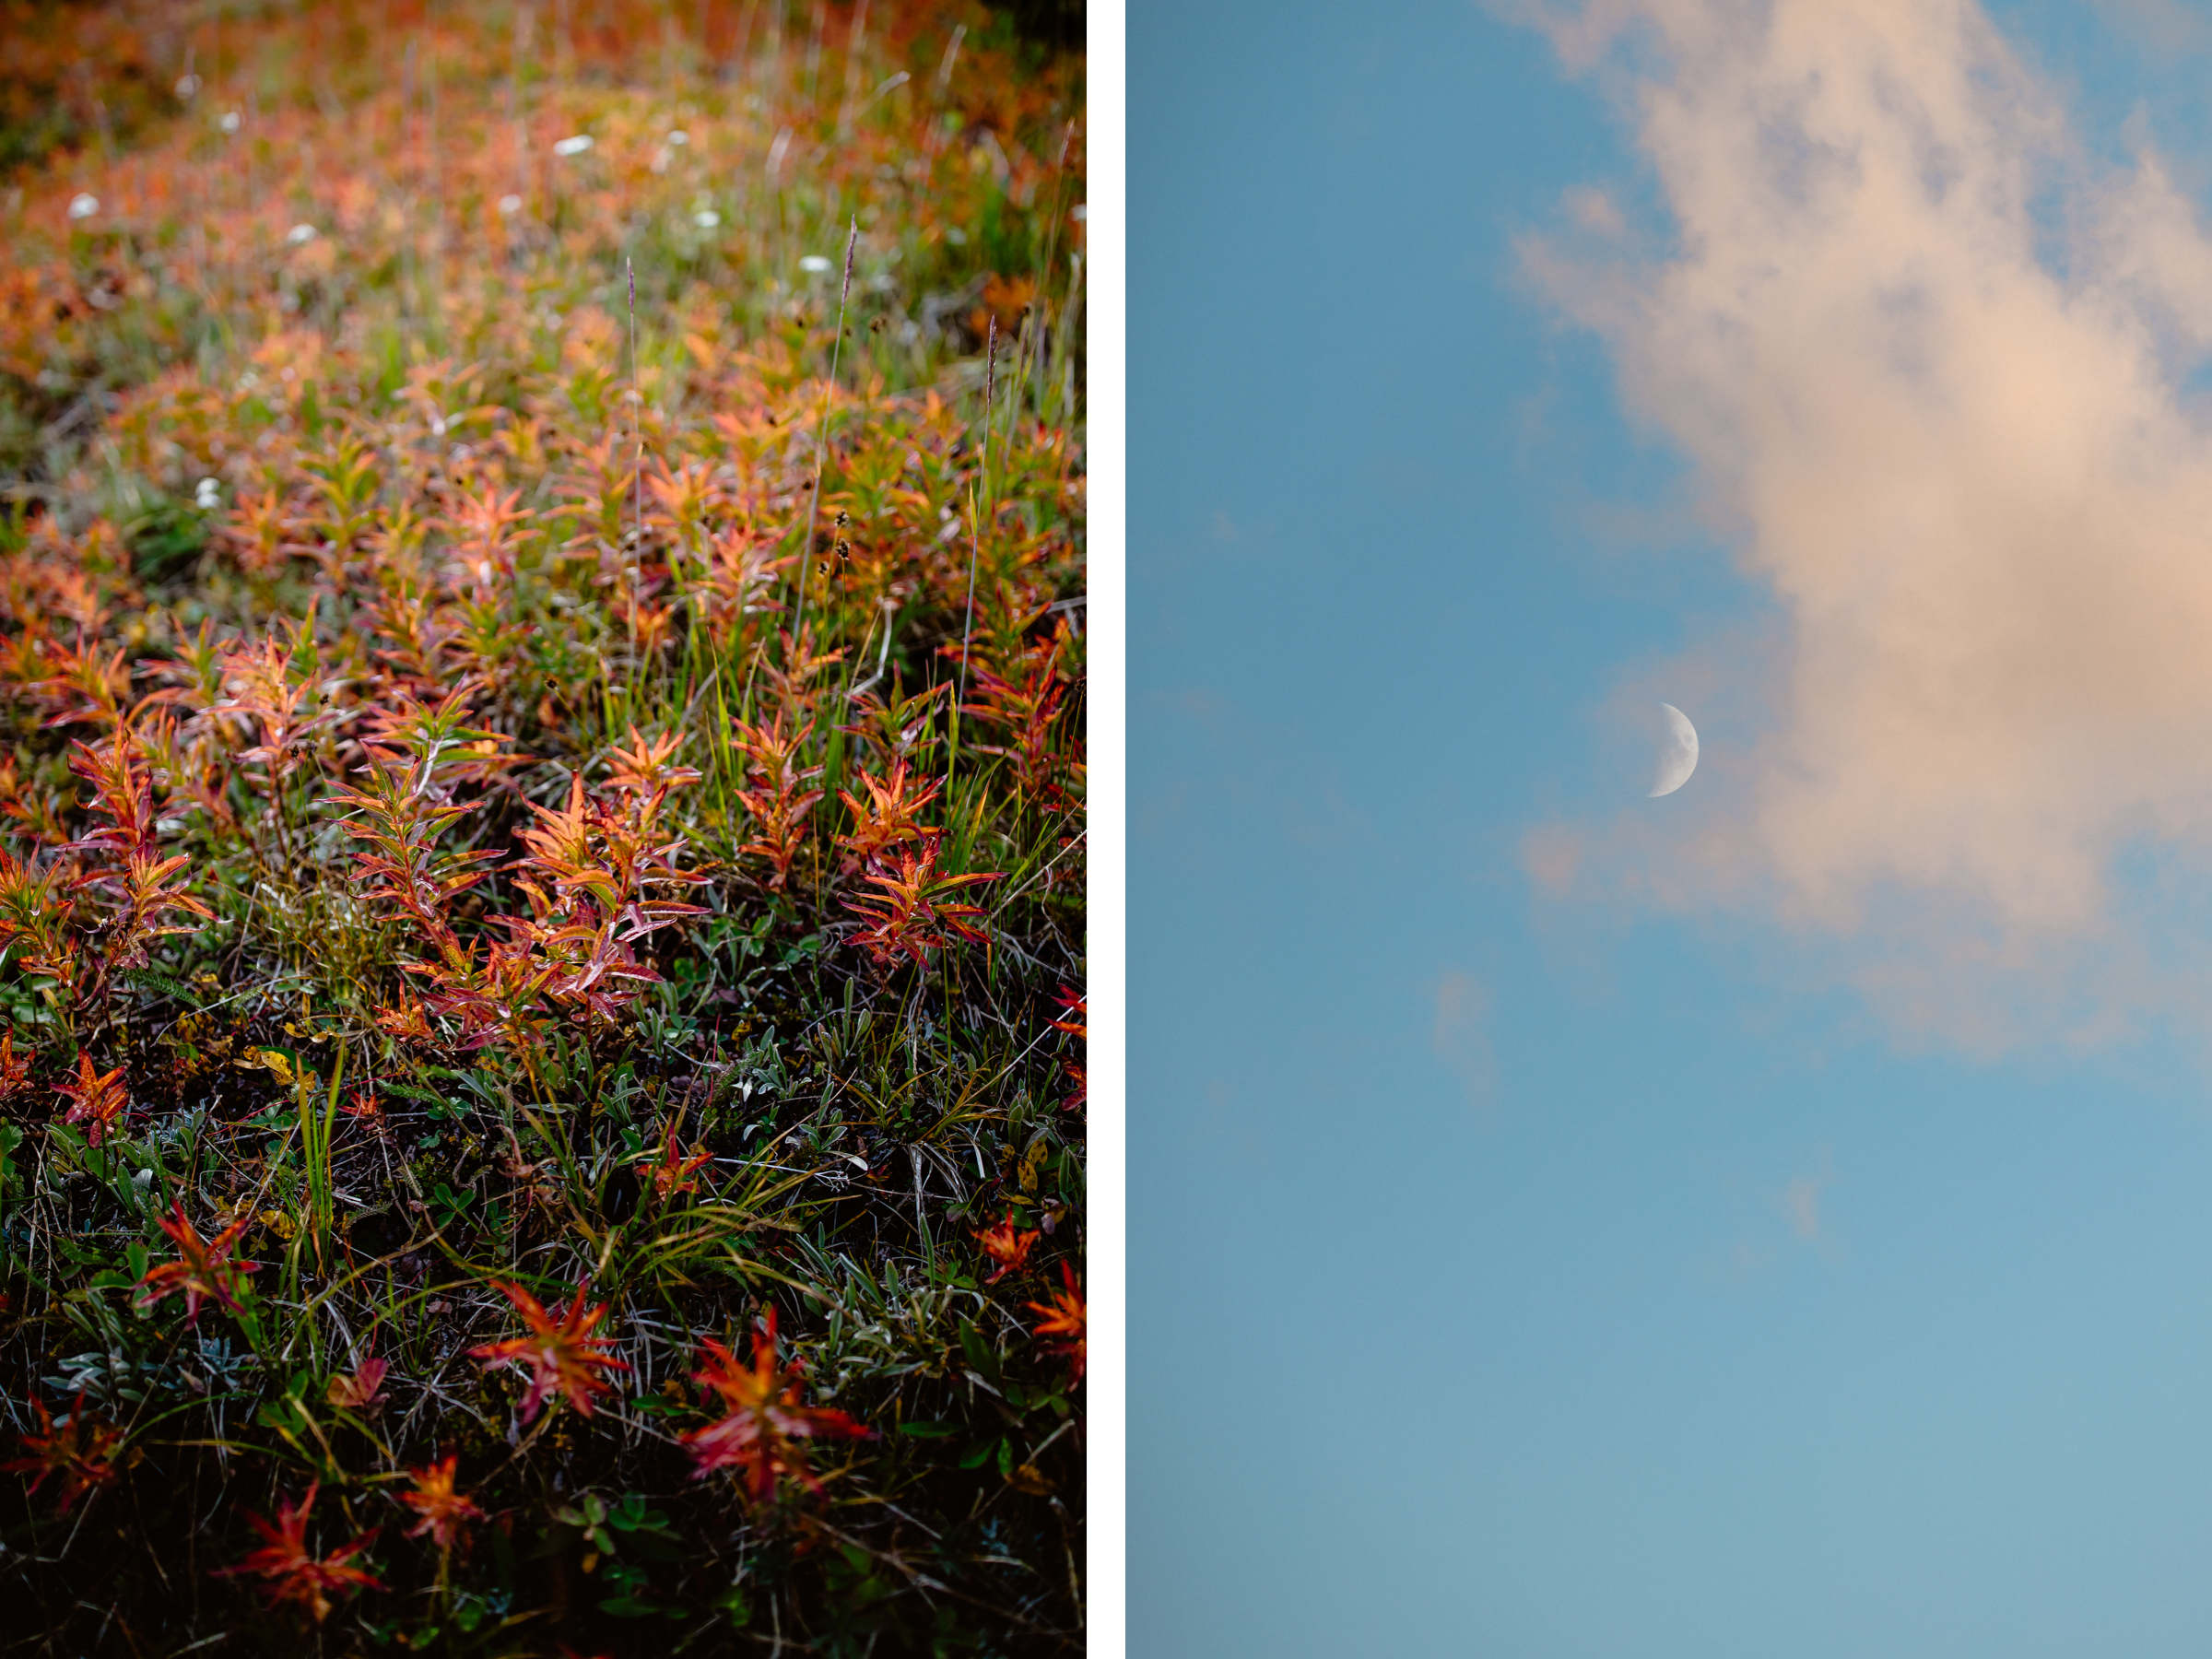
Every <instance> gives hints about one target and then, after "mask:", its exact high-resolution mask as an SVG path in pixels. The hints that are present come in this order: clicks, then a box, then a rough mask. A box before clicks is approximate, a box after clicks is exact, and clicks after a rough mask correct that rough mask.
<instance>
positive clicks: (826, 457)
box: [791, 216, 860, 656]
mask: <svg viewBox="0 0 2212 1659" xmlns="http://www.w3.org/2000/svg"><path fill="white" fill-rule="evenodd" d="M859 246H860V219H859V218H858V216H855V217H854V218H853V220H852V229H851V230H850V231H849V232H847V234H846V237H845V283H844V287H843V288H841V290H840V291H839V293H838V296H837V337H836V338H835V339H833V340H832V341H831V342H830V379H829V381H828V382H827V383H825V384H824V385H823V387H822V413H821V417H820V418H819V419H818V421H817V422H816V423H815V429H814V492H813V494H812V496H810V497H809V498H808V500H807V502H806V539H805V540H804V541H803V542H801V543H800V544H799V604H798V611H797V614H796V615H795V616H794V618H793V620H792V625H791V642H792V647H793V649H794V650H796V651H797V652H799V653H800V654H801V655H802V656H804V655H805V653H806V646H805V645H804V644H803V643H802V641H804V640H805V638H806V575H807V571H808V569H809V568H810V567H811V566H812V564H813V563H814V527H815V524H816V522H817V521H818V518H819V517H820V514H821V510H822V473H823V470H824V469H825V468H826V467H827V466H828V465H829V464H830V398H831V396H832V395H833V394H835V393H836V391H837V360H838V357H839V354H840V353H841V351H842V350H843V348H844V344H845V302H846V300H849V299H851V298H852V295H853V251H854V250H855V249H856V248H858V247H859Z"/></svg>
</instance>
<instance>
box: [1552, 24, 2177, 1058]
mask: <svg viewBox="0 0 2212 1659" xmlns="http://www.w3.org/2000/svg"><path fill="white" fill-rule="evenodd" d="M1541 20H1542V23H1543V26H1544V27H1545V28H1546V29H1547V31H1548V32H1549V34H1550V36H1551V38H1552V40H1553V41H1554V43H1555V44H1556V46H1557V47H1558V49H1559V54H1560V57H1561V60H1562V62H1563V63H1565V64H1566V65H1568V66H1569V67H1570V68H1571V69H1572V70H1575V71H1578V72H1582V71H1589V72H1594V73H1597V74H1598V75H1600V76H1601V77H1602V78H1603V80H1604V82H1605V84H1606V85H1607V86H1608V87H1610V88H1613V89H1614V90H1615V92H1616V93H1617V95H1618V96H1620V97H1621V98H1622V99H1623V105H1622V107H1623V109H1624V111H1626V112H1627V113H1628V114H1629V117H1630V120H1631V121H1632V123H1633V125H1634V130H1635V135H1636V140H1637V143H1638V145H1639V147H1640V148H1641V152H1642V154H1643V157H1644V158H1645V159H1647V160H1648V162H1649V163H1650V166H1651V168H1652V170H1653V176H1654V177H1655V180H1656V182H1657V184H1658V187H1659V190H1660V192H1661V194H1662V196H1663V199H1664V202H1665V206H1666V208H1667V209H1668V211H1669V213H1670V214H1671V217H1672V218H1673V221H1674V225H1673V229H1672V231H1671V233H1668V234H1665V235H1658V234H1647V235H1644V236H1642V237H1641V238H1640V237H1639V235H1638V234H1637V232H1636V231H1635V230H1633V229H1630V227H1628V226H1627V225H1626V224H1625V223H1624V222H1623V221H1622V220H1621V218H1620V216H1619V214H1618V211H1616V210H1614V202H1613V198H1612V197H1611V196H1610V195H1608V194H1605V193H1603V192H1602V191H1599V190H1596V189H1594V188H1585V189H1583V190H1580V191H1577V192H1575V193H1572V194H1571V195H1570V196H1569V197H1568V198H1567V200H1566V201H1564V202H1563V203H1562V205H1561V213H1560V218H1559V225H1558V226H1557V228H1556V229H1553V230H1552V231H1550V232H1547V233H1546V234H1544V235H1539V236H1530V237H1528V238H1526V239H1524V242H1523V244H1522V249H1521V252H1522V255H1523V262H1524V270H1525V272H1526V273H1527V275H1528V277H1529V278H1530V279H1531V280H1532V282H1533V283H1535V285H1536V286H1537V288H1539V289H1540V291H1541V292H1542V294H1543V295H1544V296H1545V297H1546V298H1547V300H1548V301H1549V302H1550V303H1551V304H1552V305H1554V306H1555V307H1556V308H1557V309H1558V311H1559V313H1561V314H1562V315H1563V316H1565V317H1566V318H1568V319H1570V320H1571V321H1573V322H1575V323H1577V324H1581V325H1583V326H1585V327H1587V328H1590V329H1592V330H1594V331H1596V332H1597V333H1598V334H1599V335H1602V336H1603V337H1604V338H1605V339H1606V341H1607V342H1608V343H1609V345H1610V347H1611V348H1612V351H1613V353H1614V356H1615V359H1616V361H1617V363H1618V369H1619V374H1620V383H1621V385H1622V387H1623V390H1624V394H1625V395H1626V396H1627V398H1628V400H1629V402H1630V406H1631V408H1632V410H1633V412H1634V414H1635V415H1636V417H1637V418H1639V419H1640V420H1641V421H1642V422H1644V423H1646V424H1647V425H1648V426H1650V427H1651V428H1653V429H1656V430H1657V431H1659V432H1661V433H1663V434H1664V435H1665V437H1666V438H1668V439H1669V440H1671V441H1672V442H1673V443H1674V444H1675V445H1676V446H1677V448H1678V449H1679V450H1680V451H1681V452H1682V453H1684V454H1685V455H1687V456H1688V459H1689V460H1690V462H1691V463H1692V465H1693V468H1694V477H1695V488H1696V490H1697V492H1698V495H1699V500H1700V506H1701V508H1702V510H1703V512H1704V513H1705V515H1706V516H1707V518H1708V520H1709V522H1710V523H1711V524H1712V525H1714V526H1715V527H1716V528H1718V529H1719V530H1720V531H1721V532H1722V533H1723V534H1724V535H1727V536H1728V537H1729V538H1730V539H1731V540H1732V542H1733V543H1734V545H1735V547H1736V548H1737V549H1738V556H1739V561H1740V566H1741V569H1742V570H1743V571H1744V572H1745V574H1746V575H1747V576H1748V577H1749V578H1750V579H1752V580H1753V581H1755V582H1758V583H1759V584H1761V585H1763V586H1764V587H1765V588H1766V589H1767V590H1768V591H1769V592H1770V593H1771V595H1772V596H1773V598H1774V600H1775V601H1776V603H1777V606H1778V609H1779V612H1780V614H1781V616H1782V618H1783V623H1782V625H1781V629H1780V632H1779V636H1778V637H1777V638H1776V639H1774V640H1773V641H1769V646H1770V647H1771V648H1770V649H1767V650H1765V651H1763V652H1761V653H1749V654H1747V655H1746V656H1744V657H1743V658H1741V659H1740V660H1731V659H1729V658H1727V657H1725V656H1722V655H1720V654H1718V653H1720V651H1721V649H1722V648H1721V647H1720V646H1719V645H1718V643H1717V642H1716V644H1715V645H1714V647H1713V648H1712V650H1711V651H1709V652H1706V653H1692V654H1693V657H1695V658H1697V661H1696V662H1695V664H1694V667H1695V668H1696V671H1697V672H1699V673H1700V674H1702V675H1705V676H1707V677H1709V678H1711V679H1712V680H1713V681H1715V682H1716V690H1715V692H1714V706H1713V712H1714V713H1715V714H1716V716H1717V718H1716V719H1715V721H1714V722H1713V724H1712V726H1710V727H1708V742H1709V744H1712V735H1713V733H1714V731H1716V730H1718V731H1721V732H1727V731H1728V730H1729V729H1730V728H1731V727H1732V726H1733V728H1734V731H1735V735H1736V737H1737V738H1738V739H1739V741H1737V742H1736V743H1735V745H1734V747H1733V748H1732V747H1730V745H1729V744H1727V743H1721V744H1714V745H1712V747H1711V748H1709V751H1708V755H1707V759H1706V760H1705V762H1704V764H1703V765H1702V766H1701V767H1700V773H1699V776H1698V778H1697V779H1696V780H1695V781H1693V782H1692V783H1691V785H1690V786H1689V788H1688V789H1687V790H1686V791H1684V794H1683V796H1682V797H1681V799H1682V801H1683V803H1684V809H1683V810H1682V811H1681V812H1678V813H1675V814H1671V815H1668V816H1667V817H1666V818H1665V819H1664V820H1663V819H1662V818H1660V816H1659V815H1656V814H1652V813H1644V814H1641V815H1630V816H1629V817H1627V818H1624V819H1623V820H1622V821H1621V822H1620V823H1619V824H1617V825H1616V826H1614V827H1613V828H1611V829H1610V830H1607V829H1605V828H1603V827H1596V826H1586V825H1553V826H1546V827H1542V828H1540V829H1539V830H1536V831H1535V832H1533V833H1532V836H1531V838H1530V841H1529V842H1528V847H1527V853H1528V859H1529V863H1530V865H1531V868H1532V870H1533V871H1534V873H1535V874H1536V875H1537V876H1538V877H1539V878H1540V879H1541V880H1542V881H1543V882H1545V883H1546V884H1547V885H1548V886H1549V887H1551V888H1554V889H1562V890H1563V889H1565V888H1573V887H1581V886H1586V885H1589V884H1592V883H1595V884H1598V885H1601V886H1610V887H1611V888H1614V889H1615V890H1621V889H1627V890H1630V891H1631V892H1633V893H1634V894H1636V895H1637V896H1639V897H1640V898H1641V900H1645V901H1652V902H1657V903H1660V904H1662V905H1665V906H1671V907H1675V908H1679V909H1684V910H1688V911H1692V912H1708V913H1711V912H1734V913H1737V914H1741V915H1747V916H1749V917H1752V918H1754V919H1757V920H1759V921H1770V922H1779V923H1781V924H1784V925H1785V926H1786V927H1788V928H1789V929H1791V930H1793V931H1794V936H1795V937H1797V938H1798V939H1800V940H1809V941H1811V942H1813V943H1814V944H1815V945H1816V946H1817V947H1821V948H1824V949H1826V950H1828V951H1829V952H1830V954H1831V955H1832V957H1833V958H1834V959H1835V960H1836V961H1837V963H1838V964H1839V965H1840V966H1841V970H1842V971H1845V972H1847V973H1848V974H1849V975H1850V976H1851V977H1852V978H1853V979H1854V980H1855V981H1856V982H1858V983H1859V984H1860V985H1861V987H1862V988H1863V989H1865V991H1866V992H1867V993H1868V994H1869V995H1870V996H1872V997H1873V998H1874V999H1875V1001H1876V1002H1877V1004H1878V1005H1879V1006H1882V1007H1883V1008H1884V1010H1885V1011H1886V1012H1888V1014H1890V1015H1891V1016H1892V1017H1893V1018H1896V1019H1897V1020H1898V1021H1899V1022H1900V1024H1901V1025H1903V1026H1906V1027H1909V1028H1912V1029H1913V1030H1917V1031H1920V1032H1923V1033H1924V1034H1926V1035H1929V1036H1933V1037H1937V1038H1941V1039H1944V1040H1947V1041H1961V1042H1965V1043H1968V1044H1970V1045H1971V1046H1975V1047H1982V1048H1997V1047H2002V1046H2005V1045H2006V1044H2007V1043H2010V1042H2014V1041H2019V1040H2021V1039H2023V1038H2029V1037H2035V1036H2047V1035H2061V1036H2066V1037H2070V1038H2072V1039H2073V1040H2075V1041H2101V1040H2103V1039H2104V1038H2106V1037H2109V1036H2112V1035H2114V1034H2117V1033H2119V1032H2120V1031H2122V1030H2125V1029H2127V1028H2128V1025H2129V1022H2130V1020H2131V1018H2133V1017H2134V1016H2136V1015H2137V1014H2141V1013H2144V1012H2146V1011H2152V1010H2155V1009H2156V1007H2157V1006H2158V1005H2159V1003H2160V1002H2162V1001H2164V1002H2171V1003H2174V1004H2175V1005H2176V1006H2179V1005H2180V1003H2181V1002H2182V1000H2183V998H2186V997H2194V996H2195V995H2197V994H2200V993H2202V992H2203V991H2205V990H2206V988H2207V987H2212V953H2207V952H2206V949H2205V947H2200V946H2198V945H2197V944H2196V943H2195V937H2196V933H2197V930H2196V929H2194V928H2193V927H2192V926H2190V925H2188V924H2187V922H2186V920H2185V919H2184V918H2185V912H2186V909H2187V906H2186V904H2183V906H2181V907H2179V908H2178V909H2177V907H2176V906H2175V905H2174V904H2173V903H2172V902H2171V900H2173V898H2174V897H2175V896H2176V893H2177V892H2178V894H2179V895H2180V896H2181V897H2183V899H2185V900H2186V899H2189V898H2192V897H2196V896H2198V895H2201V894H2204V893H2206V891H2208V890H2212V889H2207V888H2206V884H2205V883H2204V881H2203V877H2204V875H2205V874H2206V873H2207V872H2212V426H2208V425H2207V423H2206V418H2205V417H2204V415H2203V413H2202V412H2201V411H2200V409H2199V408H2198V407H2197V406H2196V404H2195V402H2194V399H2193V398H2192V397H2191V396H2190V395H2189V394H2187V393H2186V391H2185V389H2184V387H2183V384H2182V382H2183V377H2184V375H2185V374H2186V373H2187V372H2188V371H2190V370H2191V369H2193V368H2194V367H2196V366H2197V365H2198V364H2199V363H2200V362H2201V361H2203V360H2204V359H2205V356H2206V352H2207V350H2208V349H2212V238H2208V237H2207V236H2206V231H2205V229H2204V225H2203V223H2202V217H2201V215H2200V214H2199V213H2198V211H2197V209H2196V207H2195V206H2194V204H2193V203H2192V202H2191V201H2189V200H2188V199H2187V198H2186V197H2185V196H2184V195H2183V194H2182V193H2181V191H2180V190H2179V189H2178V188H2177V187H2176V186H2175V184H2174V183H2173V182H2172V178H2171V169H2170V168H2169V167H2168V166H2167V165H2166V164H2165V163H2164V162H2162V161H2161V160H2160V159H2159V157H2158V155H2157V154H2156V152H2155V151H2154V150H2152V149H2150V148H2149V147H2147V145H2146V146H2145V147H2141V148H2140V149H2139V150H2138V154H2137V157H2136V161H2135V163H2134V165H2133V166H2132V167H2130V168H2129V169H2127V170H2124V171H2121V172H2119V173H2117V174H2113V173H2110V172H2100V171H2098V170H2097V169H2096V168H2095V167H2094V166H2093V164H2092V163H2091V162H2090V161H2089V160H2088V158H2087V153H2086V149H2085V147H2082V146H2080V145H2078V144H2077V143H2076V142H2075V140H2074V138H2073V136H2072V135H2071V133H2070V131H2069V128H2068V125H2067V121H2066V117H2065V111H2064V110H2063V109H2062V108H2061V106H2060V105H2059V103H2058V102H2057V101H2056V100H2055V98H2054V97H2053V95H2052V93H2051V92H2050V91H2049V90H2048V89H2047V88H2044V87H2043V86H2041V84H2040V83H2039V82H2037V80H2036V79H2035V78H2034V76H2032V75H2031V74H2030V72H2029V71H2028V70H2027V69H2026V68H2025V67H2023V65H2022V64H2021V63H2020V61H2019V60H2018V57H2017V56H2016V55H2015V54H2014V53H2012V51H2011V50H2010V49H2009V48H2008V46H2007V44H2006V41H2004V39H2003V38H2002V37H2001V36H2000V35H1999V33H1998V32H1997V31H1996V29H1994V27H1993V26H1992V24H1991V23H1990V21H1989V20H1988V18H1986V17H1985V16H1984V15H1983V12H1982V11H1981V10H1980V8H1979V7H1978V6H1974V5H1971V4H1967V3H1965V0H1771V3H1769V4H1754V3H1752V0H1591V3H1590V4H1588V5H1586V6H1582V7H1580V8H1579V9H1577V10H1575V11H1572V12H1568V11H1565V10H1562V9H1548V10H1547V11H1545V12H1544V14H1543V16H1542V18H1541ZM1700 724H1701V725H1706V721H1705V719H1704V716H1703V714H1702V713H1701V715H1700ZM1674 824H1681V825H1683V826H1684V827H1683V828H1681V829H1679V830H1676V829H1669V828H1665V827H1663V826H1664V825H1674ZM2137 853H2147V854H2148V855H2149V867H2155V868H2157V869H2159V870H2160V871H2162V872H2165V873H2166V874H2167V877H2168V878H2170V879H2178V880H2179V882H2180V885H2179V887H2178V888H2170V889H2168V890H2167V891H2165V892H2163V893H2159V894H2149V893H2147V891H2146V889H2145V888H2143V886H2142V883H2141V881H2140V880H2135V879H2130V880H2124V879H2122V878H2121V876H2120V869H2121V865H2122V863H2123V861H2124V859H2126V858H2128V857H2129V856H2130V855H2131V854H2137ZM2174 872H2181V876H2180V877H2174V875H2173V873H2174ZM2196 901H2197V902H2199V903H2203V902H2205V900H2204V899H2203V898H2201V897H2196Z"/></svg>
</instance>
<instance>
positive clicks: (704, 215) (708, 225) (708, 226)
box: [691, 207, 722, 230]
mask: <svg viewBox="0 0 2212 1659" xmlns="http://www.w3.org/2000/svg"><path fill="white" fill-rule="evenodd" d="M691 222H692V223H693V224H695V225H697V226H698V227H699V228H700V229H701V230H712V229H714V227H715V226H717V225H719V224H721V223H722V215H721V214H719V213H717V212H715V211H714V209H713V208H712V207H701V208H700V210H699V211H698V212H697V213H695V214H693V215H692V216H691Z"/></svg>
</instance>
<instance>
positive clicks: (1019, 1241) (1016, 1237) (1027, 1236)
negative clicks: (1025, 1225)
mask: <svg viewBox="0 0 2212 1659" xmlns="http://www.w3.org/2000/svg"><path fill="white" fill-rule="evenodd" d="M1041 1237H1043V1235H1042V1234H1041V1233H1037V1232H1017V1231H1016V1230H1015V1229H1014V1212H1013V1211H1012V1210H1008V1211H1007V1212H1006V1218H1005V1219H1004V1220H1002V1221H1000V1222H999V1223H998V1225H997V1226H995V1227H989V1228H985V1229H984V1230H982V1232H979V1233H977V1234H976V1235H975V1241H976V1242H977V1243H978V1244H981V1245H982V1247H983V1253H984V1254H985V1255H987V1256H989V1257H990V1258H991V1259H992V1260H993V1261H994V1262H996V1263H997V1264H998V1271H997V1272H995V1273H994V1274H993V1275H992V1276H991V1277H989V1278H987V1279H985V1280H984V1281H983V1282H984V1283H985V1284H987V1285H995V1284H997V1283H998V1281H999V1280H1000V1279H1002V1278H1005V1277H1006V1275H1007V1274H1009V1273H1018V1272H1020V1271H1021V1269H1022V1267H1023V1266H1024V1265H1026V1264H1027V1263H1028V1261H1029V1259H1030V1250H1031V1249H1032V1248H1034V1247H1035V1245H1036V1243H1037V1241H1038V1240H1039V1239H1040V1238H1041Z"/></svg>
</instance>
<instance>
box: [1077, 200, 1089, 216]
mask: <svg viewBox="0 0 2212 1659" xmlns="http://www.w3.org/2000/svg"><path fill="white" fill-rule="evenodd" d="M1073 217H1074V218H1079V219H1087V218H1089V217H1090V204H1089V203H1088V202H1077V204H1076V207H1075V213H1074V215H1073Z"/></svg>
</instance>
